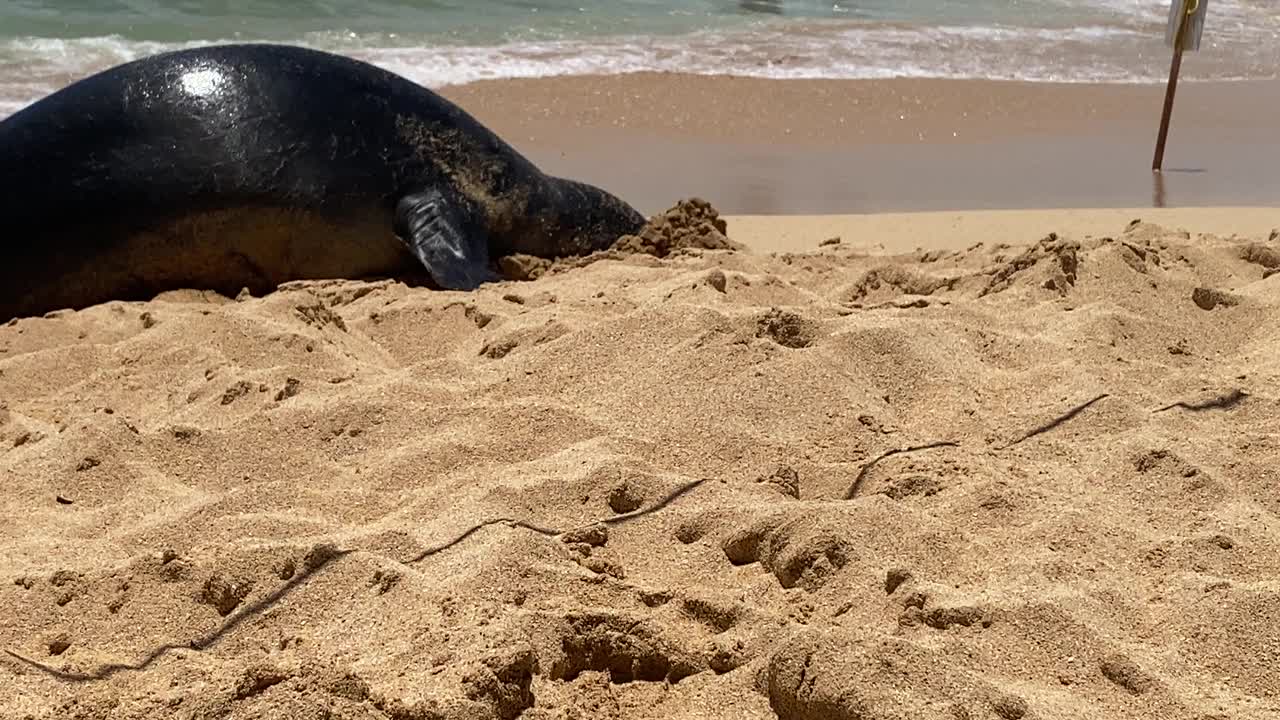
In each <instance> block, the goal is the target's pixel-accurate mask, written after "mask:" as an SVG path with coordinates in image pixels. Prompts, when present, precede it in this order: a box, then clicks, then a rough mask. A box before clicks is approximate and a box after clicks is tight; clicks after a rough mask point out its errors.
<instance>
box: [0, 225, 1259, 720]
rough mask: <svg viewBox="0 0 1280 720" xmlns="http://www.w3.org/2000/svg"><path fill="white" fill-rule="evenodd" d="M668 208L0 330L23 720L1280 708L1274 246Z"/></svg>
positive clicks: (6, 676) (1040, 713)
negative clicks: (969, 241) (765, 218)
mask: <svg viewBox="0 0 1280 720" xmlns="http://www.w3.org/2000/svg"><path fill="white" fill-rule="evenodd" d="M681 208H683V209H678V211H677V212H676V213H675V214H670V213H668V214H667V215H664V216H662V217H660V218H657V219H656V220H655V222H654V223H651V225H650V226H649V227H648V228H646V230H645V232H642V233H641V234H640V235H638V236H636V237H635V238H633V239H624V241H620V243H619V247H618V248H616V249H615V250H613V251H611V253H612V254H604V255H602V256H601V257H598V258H596V259H594V260H593V261H591V262H589V263H586V264H583V265H581V266H578V267H563V268H560V269H558V270H557V271H555V272H548V273H545V274H543V275H542V276H541V277H540V278H539V279H537V280H536V281H533V282H518V283H517V282H510V283H502V284H497V285H493V286H487V287H485V288H484V289H482V290H480V291H478V292H475V293H455V292H440V291H436V292H433V291H430V290H425V289H413V288H408V287H406V286H405V285H402V284H399V283H395V282H381V283H359V282H311V283H306V282H304V283H291V284H289V285H288V286H286V287H284V288H282V289H280V290H278V291H277V292H274V293H271V294H269V295H267V296H266V297H262V298H249V297H244V298H241V299H239V300H238V301H227V300H226V299H221V298H209V297H205V296H203V295H200V294H197V293H187V294H171V295H170V296H167V297H165V298H162V299H157V300H155V301H152V302H148V303H111V304H107V305H103V306H99V307H94V308H90V309H88V310H85V311H81V312H67V313H58V314H55V315H54V316H52V317H47V318H38V319H25V320H19V321H15V322H12V323H9V324H8V325H6V326H4V327H0V403H2V407H0V473H3V482H4V487H5V492H4V495H3V499H0V519H2V520H3V522H2V523H0V548H2V549H3V552H0V581H2V582H0V618H2V621H0V648H3V649H5V650H7V651H9V652H10V653H12V654H11V655H7V656H0V685H3V687H5V688H7V690H8V691H7V692H6V693H4V694H3V696H2V697H0V716H2V717H5V718H10V717H12V718H26V717H30V718H36V719H40V720H43V719H45V718H85V719H88V718H113V719H114V718H121V719H131V718H148V719H151V718H257V717H280V718H284V717H289V718H294V717H296V718H312V717H314V718H320V717H330V718H375V719H379V720H382V719H386V718H394V719H396V720H404V719H409V718H414V719H419V718H433V719H434V718H459V719H461V718H501V719H504V720H510V719H512V718H517V717H520V718H529V719H537V720H551V719H565V720H567V719H569V718H588V717H589V718H669V717H741V718H774V717H781V718H787V719H792V718H797V719H798V718H824V719H825V718H848V719H852V718H859V719H862V720H871V719H874V720H889V719H898V718H924V719H937V720H955V719H957V718H971V719H974V720H977V719H987V720H993V719H1005V720H1016V719H1018V718H1059V717H1062V718H1065V717H1079V718H1086V717H1088V718H1104V717H1105V718H1151V719H1155V718H1160V719H1161V720H1165V719H1170V718H1188V719H1191V718H1197V719H1203V718H1227V717H1232V718H1234V717H1249V718H1267V717H1280V689H1278V686H1277V684H1276V682H1275V667H1276V664H1277V662H1280V655H1277V653H1280V588H1277V585H1276V582H1275V577H1276V576H1277V573H1280V536H1278V535H1277V531H1276V528H1277V527H1280V517H1278V515H1280V492H1277V489H1278V488H1280V475H1278V474H1277V470H1276V468H1277V466H1280V430H1278V429H1277V424H1276V419H1275V418H1276V417H1277V415H1278V414H1280V401H1278V400H1277V396H1276V393H1275V391H1274V388H1276V387H1277V381H1278V380H1280V377H1278V376H1280V359H1278V358H1280V278H1278V277H1270V278H1264V274H1265V273H1266V272H1268V271H1269V270H1270V269H1271V267H1270V265H1269V264H1268V263H1269V262H1270V261H1269V260H1268V259H1267V258H1268V257H1269V255H1267V254H1266V253H1265V252H1263V251H1262V250H1260V249H1258V248H1264V247H1274V243H1272V242H1269V241H1268V240H1267V239H1265V238H1218V237H1214V236H1211V235H1197V236H1194V237H1193V236H1190V235H1184V234H1182V233H1179V232H1174V231H1170V230H1168V229H1165V228H1160V227H1158V226H1152V225H1150V224H1142V223H1139V224H1137V225H1134V226H1132V227H1130V228H1128V229H1124V228H1117V230H1118V231H1122V232H1119V234H1118V235H1116V236H1115V237H1111V238H1086V237H1076V236H1073V235H1072V234H1071V233H1070V232H1068V230H1069V228H1068V229H1057V230H1058V231H1059V232H1058V234H1054V235H1046V236H1045V237H1044V239H1043V240H1041V241H1039V242H1034V243H1032V244H1030V245H1025V246H1013V247H1007V246H994V245H993V246H985V245H984V246H978V247H974V248H970V249H969V250H967V251H963V252H948V253H915V254H911V255H903V256H886V255H869V256H868V255H865V254H855V253H854V252H853V251H851V250H848V249H844V248H843V247H842V246H840V245H835V246H827V247H824V248H822V250H821V252H818V251H816V248H817V246H818V242H819V241H820V240H822V239H823V238H822V237H815V238H814V247H815V252H814V253H813V254H791V255H785V256H772V255H760V254H753V253H749V252H740V251H734V250H730V249H727V248H729V247H731V246H730V245H729V244H728V243H727V241H726V240H725V239H724V234H725V231H726V229H727V228H725V227H724V225H723V221H720V220H719V219H718V218H717V217H716V216H715V214H714V211H713V210H711V209H710V208H709V207H708V206H705V205H700V204H698V203H687V204H685V205H682V206H681ZM1049 229H1052V228H1046V230H1049ZM730 231H731V229H730ZM690 238H693V239H692V240H691V239H690ZM1011 240H1021V238H1011ZM624 248H625V249H624ZM681 248H692V249H693V251H692V252H685V251H681V250H680V249H681ZM664 256H665V257H664ZM1206 298H1215V300H1214V301H1213V302H1211V303H1210V302H1205V299H1206ZM1224 298H1225V300H1224Z"/></svg>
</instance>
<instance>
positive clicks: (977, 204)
mask: <svg viewBox="0 0 1280 720" xmlns="http://www.w3.org/2000/svg"><path fill="white" fill-rule="evenodd" d="M1188 62H1191V61H1190V60H1188ZM441 92H442V93H443V94H445V95H446V96H447V97H449V98H450V99H452V100H454V101H455V102H458V103H459V104H461V105H462V106H463V107H465V108H468V109H469V110H470V111H471V112H473V113H474V114H475V115H476V117H478V118H480V119H482V120H483V121H484V122H486V123H487V124H489V125H490V126H491V127H494V128H495V129H498V130H500V132H502V134H503V136H504V137H506V138H508V139H509V140H510V142H512V144H514V145H515V146H516V147H517V148H519V149H520V150H521V151H522V152H525V153H527V154H528V155H529V156H530V157H531V158H533V159H534V160H535V161H536V162H538V163H539V164H540V165H541V166H542V167H544V168H546V169H547V171H548V172H560V173H564V174H570V175H573V176H575V177H583V178H585V179H587V180H589V181H594V182H599V183H601V184H603V185H605V186H607V187H614V188H617V191H618V192H620V193H622V194H623V195H625V196H626V197H628V198H629V199H631V200H632V202H635V203H637V204H638V205H639V206H640V207H641V208H642V209H643V211H644V212H646V213H653V212H657V211H659V210H662V209H665V208H667V207H669V206H670V205H671V204H673V203H674V202H676V201H677V200H678V199H679V198H680V197H684V196H688V195H694V194H702V195H707V196H708V198H707V199H708V200H711V201H712V202H713V203H715V204H716V206H717V207H719V208H721V210H722V211H724V212H726V213H735V214H828V213H836V214H840V213H868V212H903V211H918V210H924V211H932V210H962V209H1009V208H1024V209H1030V208H1041V207H1057V208H1070V207H1143V206H1146V207H1151V206H1158V207H1163V206H1168V207H1187V206H1201V207H1204V206H1215V205H1242V204H1243V205H1257V206H1272V207H1274V206H1277V205H1280V176H1278V175H1277V173H1275V172H1274V168H1275V167H1276V166H1277V164H1280V137H1277V135H1276V133H1275V123H1274V118H1275V117H1277V116H1280V81H1275V80H1255V81H1248V82H1188V83H1183V84H1182V85H1181V86H1180V87H1179V90H1178V94H1177V96H1176V100H1177V102H1176V104H1175V109H1174V114H1173V120H1172V123H1171V129H1170V135H1169V143H1168V149H1167V150H1166V156H1165V163H1164V168H1165V170H1166V172H1164V173H1163V174H1161V175H1158V176H1153V175H1152V173H1151V171H1150V168H1151V158H1152V153H1153V150H1154V147H1155V139H1156V131H1157V129H1158V127H1159V122H1160V109H1161V103H1162V102H1163V97H1164V95H1163V93H1164V87H1163V86H1162V85H1155V84H1128V83H1115V84H1085V83H1043V82H1034V83H1033V82H1018V81H992V80H979V79H954V80H953V79H907V78H904V79H893V80H775V79H767V78H744V77H704V76H692V75H679V74H658V73H642V74H634V75H621V76H617V75H615V76H591V77H583V78H542V79H515V80H495V81H487V82H480V83H470V84H466V85H462V86H450V87H446V88H442V90H441Z"/></svg>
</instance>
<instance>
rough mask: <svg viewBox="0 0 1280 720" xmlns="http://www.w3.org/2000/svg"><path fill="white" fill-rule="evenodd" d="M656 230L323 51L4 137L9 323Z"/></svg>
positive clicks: (424, 95)
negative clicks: (111, 304)
mask: <svg viewBox="0 0 1280 720" xmlns="http://www.w3.org/2000/svg"><path fill="white" fill-rule="evenodd" d="M643 224H644V217H643V216H642V215H641V214H640V213H639V212H637V211H636V210H635V209H634V208H632V207H631V206H629V205H628V204H626V203H625V202H623V201H622V200H620V199H618V198H617V197H614V196H613V195H611V194H609V193H607V192H605V191H603V190H601V189H599V188H597V187H594V186H591V185H587V184H584V183H579V182H575V181H572V180H567V179H562V178H555V177H551V176H548V175H545V174H543V173H542V172H541V171H540V170H539V169H538V168H537V167H535V166H534V165H533V163H531V162H530V161H529V160H527V159H526V158H524V157H523V156H521V155H520V154H519V153H518V152H516V151H515V150H514V149H513V148H512V147H510V146H509V145H507V143H505V142H503V141H502V140H501V139H500V138H498V137H497V135H495V134H494V133H493V132H491V131H490V130H488V129H487V128H485V127H484V126H483V125H481V124H480V123H479V122H478V121H477V120H475V119H474V118H473V117H471V116H470V115H468V114H467V113H466V112H465V111H463V110H462V109H461V108H459V107H457V106H456V105H454V104H453V103H451V102H449V101H447V100H445V99H444V98H442V97H440V96H439V95H437V94H436V93H434V92H431V91H430V90H428V89H426V88H424V87H422V86H420V85H417V84H415V83H413V82H411V81H409V80H408V79H405V78H403V77H401V76H399V75H396V74H393V73H391V72H388V71H385V70H382V69H380V68H378V67H375V66H373V65H370V64H367V63H364V62H360V61H357V60H354V59H351V58H347V57H343V56H339V55H333V54H329V53H325V52H320V51H317V50H310V49H306V48H300V47H293V46H284V45H267V44H246V45H221V46H215V47H202V48H197V49H190V50H181V51H176V52H168V53H163V54H159V55H154V56H151V57H147V58H143V59H140V60H136V61H133V62H130V63H126V64H123V65H120V66H117V67H115V68H112V69H109V70H105V71H103V72H101V73H99V74H97V75H93V76H90V77H88V78H85V79H83V80H80V81H78V82H76V83H74V84H72V85H69V86H67V87H66V88H64V89H62V90H60V91H58V92H56V93H54V94H52V95H49V96H48V97H45V98H44V99H42V100H40V101H38V102H36V103H34V104H32V105H30V106H28V107H26V108H24V109H22V110H20V111H19V112H17V113H15V114H14V115H12V116H10V117H8V118H7V119H5V120H3V121H0V227H3V228H4V230H3V247H2V248H0V249H2V250H3V253H4V258H5V259H4V262H3V263H0V322H2V321H3V320H6V319H9V318H12V317H16V316H30V315H38V314H42V313H45V312H47V311H50V310H55V309H60V308H83V307H86V306H89V305H93V304H97V303H101V302H105V301H108V300H145V299H149V298H151V297H154V296H155V295H156V294H157V293H159V292H163V291H165V290H171V289H178V288H196V289H211V290H216V291H218V292H221V293H223V294H227V295H234V294H235V293H237V292H239V291H240V290H241V289H242V288H246V287H247V288H249V289H250V290H251V291H254V292H256V293H261V292H269V291H270V290H272V289H274V288H275V287H276V286H277V285H279V284H280V283H282V282H285V281H288V280H295V279H310V278H336V277H348V278H358V277H373V276H383V277H387V276H400V275H403V274H412V273H414V272H415V271H418V272H420V271H421V270H422V269H423V268H425V269H426V272H427V274H428V275H429V276H430V278H431V280H433V281H434V283H435V284H437V285H439V286H441V287H443V288H449V289H473V288H475V287H477V286H478V285H480V284H481V283H483V282H485V281H488V280H493V279H496V274H495V273H494V272H493V271H492V268H491V265H490V260H491V258H494V257H498V256H501V255H506V254H511V253H513V252H520V253H527V254H530V255H537V256H542V257H561V256H566V255H578V254H584V253H587V252H591V251H593V250H597V249H601V248H604V247H607V246H608V245H609V244H611V243H612V242H613V241H614V240H616V239H617V238H618V237H619V236H621V235H625V234H629V233H634V232H635V231H637V230H638V229H639V228H640V227H641V226H642V225H643Z"/></svg>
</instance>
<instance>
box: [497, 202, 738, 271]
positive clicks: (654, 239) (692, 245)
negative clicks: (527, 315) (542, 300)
mask: <svg viewBox="0 0 1280 720" xmlns="http://www.w3.org/2000/svg"><path fill="white" fill-rule="evenodd" d="M727 231H728V226H727V223H726V222H725V221H724V220H723V219H722V218H721V217H720V213H719V212H717V211H716V209H715V208H714V207H712V206H711V203H709V202H707V201H706V200H703V199H701V198H689V199H686V200H681V201H680V202H678V203H676V205H675V206H674V207H672V208H670V209H669V210H666V211H665V212H662V213H660V214H658V215H655V216H653V217H651V218H649V222H647V223H645V225H644V227H642V228H640V232H639V233H638V234H636V235H623V236H622V237H620V238H618V239H617V240H616V241H615V242H614V243H613V245H612V246H611V247H610V248H609V249H607V250H601V251H599V252H595V253H591V254H590V255H587V256H584V257H568V258H560V259H558V260H548V259H546V258H540V257H534V256H532V255H524V254H521V253H517V254H514V255H508V256H506V257H502V258H499V259H498V267H499V269H500V270H501V271H502V274H503V276H504V277H506V278H507V279H508V280H536V279H537V278H539V277H542V276H543V275H544V274H546V273H548V272H564V271H566V270H572V269H575V268H580V267H585V266H587V265H590V264H591V263H594V262H599V261H600V260H620V259H624V258H626V257H627V256H629V255H649V256H653V257H659V258H664V257H667V256H668V255H671V254H672V253H680V252H689V251H697V250H742V249H743V247H742V246H741V245H740V244H738V243H735V242H733V241H732V240H730V239H729V238H728V237H726V236H725V233H726V232H727Z"/></svg>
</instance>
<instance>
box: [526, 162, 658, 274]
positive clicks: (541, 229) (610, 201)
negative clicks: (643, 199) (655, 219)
mask: <svg viewBox="0 0 1280 720" xmlns="http://www.w3.org/2000/svg"><path fill="white" fill-rule="evenodd" d="M644 224H645V217H644V216H643V215H641V214H640V213H639V212H638V211H637V210H636V209H635V208H633V207H631V206H630V205H628V204H627V203H626V202H624V201H623V200H622V199H620V198H618V197H617V196H615V195H612V194H610V193H608V192H605V191H604V190H601V189H600V188H598V187H595V186H594V185H588V184H586V183H582V182H577V181H576V180H566V179H562V178H552V179H551V182H550V183H549V185H548V187H547V190H546V192H544V193H542V194H541V196H540V197H537V198H530V202H529V204H528V206H527V207H526V208H525V212H524V213H523V217H522V219H521V221H518V222H515V223H513V226H512V228H511V232H510V233H509V237H508V238H507V242H506V243H505V244H506V245H507V246H508V249H509V250H510V251H511V252H519V253H527V254H529V255H536V256H538V257H549V258H550V257H565V256H569V255H587V254H589V253H592V252H595V251H597V250H604V249H605V248H608V247H609V246H610V245H612V244H613V243H614V241H616V240H617V239H618V238H620V237H622V236H623V235H632V234H635V233H637V232H639V231H640V228H642V227H644Z"/></svg>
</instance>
